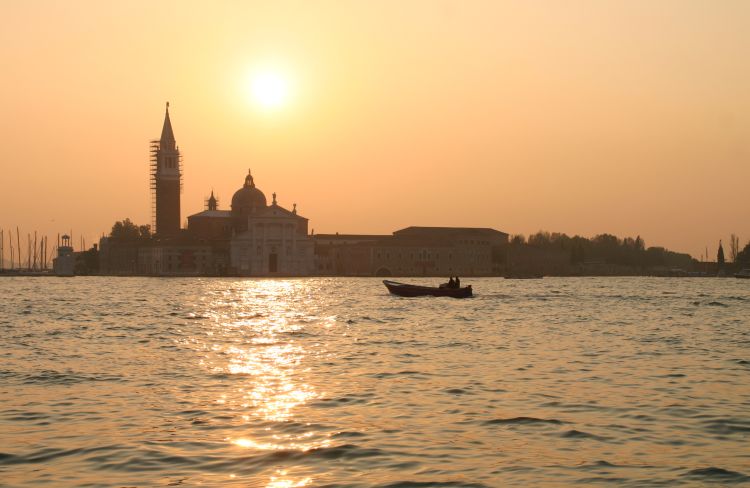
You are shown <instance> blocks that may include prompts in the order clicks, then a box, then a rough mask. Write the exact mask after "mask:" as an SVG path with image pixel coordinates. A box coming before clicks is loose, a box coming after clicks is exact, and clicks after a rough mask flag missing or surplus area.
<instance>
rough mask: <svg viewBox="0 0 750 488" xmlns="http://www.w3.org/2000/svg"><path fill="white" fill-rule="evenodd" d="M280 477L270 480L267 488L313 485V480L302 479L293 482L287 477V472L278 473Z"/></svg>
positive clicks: (273, 477)
mask: <svg viewBox="0 0 750 488" xmlns="http://www.w3.org/2000/svg"><path fill="white" fill-rule="evenodd" d="M276 474H277V475H278V476H271V479H270V480H268V484H267V485H266V488H294V487H299V486H307V485H309V484H310V483H312V478H302V479H300V480H296V481H295V480H293V479H291V478H288V477H287V474H286V471H283V470H279V471H277V472H276Z"/></svg>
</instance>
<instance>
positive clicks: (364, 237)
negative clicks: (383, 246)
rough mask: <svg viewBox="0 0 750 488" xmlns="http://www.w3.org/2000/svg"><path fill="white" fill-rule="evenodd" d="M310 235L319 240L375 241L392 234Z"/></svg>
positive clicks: (389, 236)
mask: <svg viewBox="0 0 750 488" xmlns="http://www.w3.org/2000/svg"><path fill="white" fill-rule="evenodd" d="M312 237H313V238H314V239H319V240H321V241H377V240H382V239H391V238H392V237H393V236H391V235H388V234H385V235H384V234H315V235H313V236H312Z"/></svg>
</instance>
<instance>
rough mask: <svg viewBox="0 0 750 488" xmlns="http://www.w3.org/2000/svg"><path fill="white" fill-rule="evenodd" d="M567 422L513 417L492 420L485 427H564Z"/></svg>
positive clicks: (485, 423) (487, 421) (485, 422)
mask: <svg viewBox="0 0 750 488" xmlns="http://www.w3.org/2000/svg"><path fill="white" fill-rule="evenodd" d="M565 423H567V422H564V421H562V420H557V419H540V418H536V417H513V418H508V419H492V420H486V421H484V422H483V424H484V425H534V424H553V425H562V424H565Z"/></svg>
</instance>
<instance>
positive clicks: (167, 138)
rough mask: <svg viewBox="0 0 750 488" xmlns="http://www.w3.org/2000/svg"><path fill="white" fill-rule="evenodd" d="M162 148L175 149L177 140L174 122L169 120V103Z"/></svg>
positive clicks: (162, 132)
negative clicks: (173, 128) (173, 127)
mask: <svg viewBox="0 0 750 488" xmlns="http://www.w3.org/2000/svg"><path fill="white" fill-rule="evenodd" d="M159 142H160V143H161V147H163V148H168V149H174V145H175V139H174V132H173V131H172V121H171V120H169V102H167V108H166V109H165V112H164V127H162V129H161V140H160V141H159Z"/></svg>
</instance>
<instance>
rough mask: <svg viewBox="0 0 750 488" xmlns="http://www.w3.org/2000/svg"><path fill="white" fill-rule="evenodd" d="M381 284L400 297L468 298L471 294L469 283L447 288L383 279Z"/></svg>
mask: <svg viewBox="0 0 750 488" xmlns="http://www.w3.org/2000/svg"><path fill="white" fill-rule="evenodd" d="M383 284H384V285H385V287H386V288H388V291H390V292H391V293H393V294H394V295H398V296H400V297H424V296H433V297H453V298H469V297H471V296H472V291H471V285H469V286H463V287H461V288H448V287H437V286H420V285H409V284H406V283H399V282H397V281H390V280H383Z"/></svg>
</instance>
